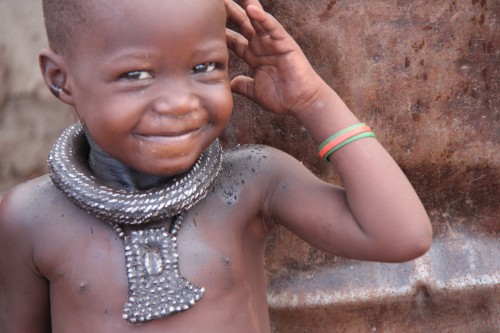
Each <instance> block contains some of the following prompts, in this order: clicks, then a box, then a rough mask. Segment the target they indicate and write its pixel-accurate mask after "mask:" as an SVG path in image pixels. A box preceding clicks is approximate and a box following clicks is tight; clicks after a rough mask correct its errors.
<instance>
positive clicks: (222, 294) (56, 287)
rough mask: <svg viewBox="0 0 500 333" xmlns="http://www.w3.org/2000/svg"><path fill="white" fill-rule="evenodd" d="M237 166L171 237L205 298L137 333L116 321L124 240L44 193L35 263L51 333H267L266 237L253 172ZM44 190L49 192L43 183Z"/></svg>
mask: <svg viewBox="0 0 500 333" xmlns="http://www.w3.org/2000/svg"><path fill="white" fill-rule="evenodd" d="M241 162H242V160H241V159H235V160H231V161H226V162H225V169H224V170H223V171H222V173H221V175H220V177H219V180H218V181H217V183H216V184H215V186H214V187H213V189H212V190H211V191H210V192H209V194H208V195H207V197H206V198H205V199H204V200H203V201H202V202H200V203H199V204H197V205H196V206H195V207H193V208H192V209H190V210H189V211H188V212H187V214H186V216H185V218H184V222H183V224H182V227H181V229H180V231H179V234H178V237H177V243H178V254H179V270H180V273H181V275H182V276H184V277H185V278H187V280H189V281H190V282H192V283H193V284H195V285H197V286H200V287H204V288H205V295H204V296H203V297H202V299H201V300H200V301H199V302H198V303H197V304H196V305H194V307H192V308H191V309H189V310H187V311H185V312H182V313H180V314H174V315H172V316H171V317H168V318H166V319H163V320H155V321H152V322H149V323H147V324H143V325H130V324H127V323H126V321H125V320H124V319H122V311H123V305H124V303H125V301H126V299H127V294H128V287H127V271H126V266H125V254H124V245H123V240H122V239H121V238H119V237H118V236H117V234H116V232H115V231H114V230H113V229H112V227H111V226H110V225H108V224H107V223H105V222H103V221H99V220H97V219H95V218H94V217H92V216H90V215H88V214H86V213H85V212H83V211H81V210H80V209H78V208H76V207H75V206H73V205H72V204H71V203H69V202H68V201H66V200H65V199H64V198H63V197H62V195H61V194H59V193H58V192H57V191H56V190H55V189H53V190H52V191H53V192H54V193H52V191H50V192H51V193H52V194H51V196H50V197H47V198H45V199H44V200H45V201H46V202H45V203H46V204H47V206H50V209H48V210H47V212H46V214H45V216H43V217H42V218H41V219H40V221H42V222H41V223H40V224H39V225H38V226H37V227H36V229H37V234H36V237H37V241H36V243H35V248H34V253H35V255H34V259H35V264H36V265H37V268H38V269H39V270H40V272H41V273H42V275H43V276H45V277H46V278H47V279H48V281H49V283H50V297H51V311H52V327H53V332H54V333H58V332H70V331H71V332H76V333H78V332H129V331H130V332H135V331H140V332H170V331H172V332H178V331H180V332H191V331H192V332H236V331H237V332H246V331H248V332H266V331H269V321H268V313H267V312H268V311H267V302H266V289H265V287H266V285H265V275H264V267H263V261H264V247H265V239H266V236H267V233H268V229H267V228H266V227H265V225H264V224H263V222H262V221H261V219H260V218H259V210H260V204H261V201H262V193H260V192H259V190H258V186H256V185H255V182H256V181H258V179H256V178H258V170H256V169H257V168H258V166H257V165H254V166H252V162H251V161H249V160H248V161H246V162H245V164H243V163H241ZM243 166H244V167H243ZM43 185H44V186H46V187H50V186H51V185H50V183H49V182H48V181H47V180H45V181H44V182H43Z"/></svg>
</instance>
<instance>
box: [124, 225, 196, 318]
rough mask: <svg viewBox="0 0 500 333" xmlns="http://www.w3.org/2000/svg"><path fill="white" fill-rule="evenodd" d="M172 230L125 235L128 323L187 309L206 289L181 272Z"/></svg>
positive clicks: (126, 310) (161, 229)
mask: <svg viewBox="0 0 500 333" xmlns="http://www.w3.org/2000/svg"><path fill="white" fill-rule="evenodd" d="M173 233H174V235H171V234H169V233H168V232H167V230H166V229H165V228H158V229H145V230H140V231H132V232H131V233H130V234H129V235H127V236H125V237H124V242H125V258H126V264H127V275H128V288H129V296H128V299H127V302H126V303H125V307H124V310H123V318H124V319H126V320H127V321H128V322H129V323H132V324H134V323H141V322H145V321H149V320H154V319H161V318H165V317H167V316H169V315H172V314H174V313H178V312H181V311H185V310H188V309H189V308H191V307H192V306H193V305H194V304H195V303H196V302H197V301H198V300H200V298H201V297H202V296H203V294H204V292H205V289H204V288H200V287H197V286H195V285H193V284H192V283H191V282H189V281H187V280H186V279H185V278H184V277H182V276H180V274H179V264H178V257H179V255H178V254H177V239H176V237H175V232H173Z"/></svg>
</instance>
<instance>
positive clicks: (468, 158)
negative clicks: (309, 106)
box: [226, 0, 500, 333]
mask: <svg viewBox="0 0 500 333" xmlns="http://www.w3.org/2000/svg"><path fill="white" fill-rule="evenodd" d="M263 3H264V6H265V7H266V8H267V9H268V10H269V11H270V12H271V13H273V14H274V15H275V16H277V17H278V19H279V20H280V21H281V22H282V23H283V24H284V25H285V27H286V28H287V30H288V31H289V32H290V33H291V34H292V35H293V36H294V37H295V38H296V40H297V41H298V42H299V44H300V45H301V46H302V47H303V49H304V51H305V53H306V55H307V56H308V57H309V59H310V61H311V62H312V64H313V65H314V67H315V68H316V69H317V71H318V72H319V73H320V74H321V76H322V77H323V78H324V79H325V80H326V81H327V82H328V83H329V84H330V85H331V86H332V87H334V88H335V90H336V91H337V92H338V93H339V94H340V95H341V96H342V97H343V98H344V100H345V101H346V102H347V103H348V105H349V106H350V107H351V109H352V110H354V112H355V113H356V114H357V115H358V116H359V117H360V118H361V119H362V120H363V121H364V122H366V123H368V124H370V126H372V128H373V129H374V131H375V132H376V133H377V136H378V138H379V139H380V141H381V142H382V143H383V144H384V145H385V146H386V147H387V149H388V150H389V151H390V152H391V154H392V155H393V156H394V157H395V159H396V160H397V162H398V163H399V164H400V166H401V167H402V168H403V170H404V171H405V173H406V174H407V175H408V177H409V179H410V181H411V182H412V184H413V185H414V186H415V188H416V189H417V192H418V193H419V195H420V197H421V198H422V200H423V202H424V204H425V206H426V208H427V210H428V212H429V215H430V217H431V220H432V223H433V226H434V231H435V238H434V243H433V246H432V249H431V251H430V253H429V254H428V255H426V256H424V257H423V258H420V259H418V260H416V261H414V262H411V263H406V264H401V265H386V264H376V263H361V262H356V261H349V260H342V259H339V258H336V257H333V256H329V255H325V254H324V253H322V252H320V251H316V250H314V249H312V248H310V247H309V246H307V245H305V244H304V243H303V242H301V241H300V240H298V239H296V238H295V237H294V236H293V235H291V234H290V233H289V232H287V231H285V230H282V229H280V230H277V231H276V232H275V233H274V234H273V237H272V239H271V240H270V242H269V247H268V256H267V266H268V270H269V277H270V288H269V301H270V305H271V313H272V314H273V318H274V321H273V325H274V329H275V331H276V332H287V333H290V332H497V331H500V319H499V318H500V290H499V285H500V259H499V258H500V245H499V244H500V243H499V233H500V208H499V207H500V189H499V182H500V181H499V179H500V173H499V171H500V155H499V152H500V149H499V148H500V122H499V120H500V119H499V117H500V90H499V88H500V30H499V26H498V15H499V10H500V2H499V1H493V0H466V1H465V0H464V1H451V0H448V1H431V0H418V1H396V0H394V1H389V0H378V1H369V0H349V1H347V0H344V1H342V0H337V1H335V0H295V1H291V0H273V1H271V0H269V1H263ZM245 71H246V69H245V67H244V66H242V65H241V64H239V65H237V69H236V72H245ZM226 140H227V142H228V143H229V144H235V143H236V142H259V143H266V144H270V145H274V146H276V147H279V148H281V149H283V150H285V151H287V152H289V153H290V154H292V155H294V156H296V157H297V158H298V159H300V160H302V161H303V162H304V164H306V165H308V166H309V167H310V168H312V169H313V170H314V171H315V172H316V173H317V174H318V175H320V176H321V177H323V178H325V179H328V180H331V181H334V182H337V181H338V179H337V177H336V175H335V173H334V172H332V171H330V170H328V169H327V168H326V165H325V164H324V163H322V162H321V161H319V159H318V158H317V156H316V155H315V146H316V145H315V143H313V142H312V141H311V140H310V138H309V135H308V134H307V133H306V132H305V131H304V130H303V129H302V128H301V126H300V124H298V123H297V122H295V121H294V120H293V119H281V118H278V117H274V116H270V115H267V114H266V113H264V112H262V111H261V110H259V109H258V108H257V107H256V106H255V105H253V104H251V103H250V102H247V101H244V100H241V99H238V100H237V111H236V114H235V116H234V122H233V124H232V127H230V128H229V130H228V133H227V139H226Z"/></svg>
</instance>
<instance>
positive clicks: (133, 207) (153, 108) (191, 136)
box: [0, 0, 432, 333]
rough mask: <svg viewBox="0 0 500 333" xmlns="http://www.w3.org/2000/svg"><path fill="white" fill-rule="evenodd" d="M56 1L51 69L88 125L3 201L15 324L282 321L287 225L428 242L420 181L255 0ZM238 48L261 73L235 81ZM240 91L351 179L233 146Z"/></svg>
mask: <svg viewBox="0 0 500 333" xmlns="http://www.w3.org/2000/svg"><path fill="white" fill-rule="evenodd" d="M44 13H45V19H46V27H47V32H48V37H49V43H50V49H45V50H42V51H41V53H40V65H41V69H42V74H43V77H44V79H45V82H46V84H47V86H48V87H49V89H51V91H52V92H53V93H54V95H56V96H57V97H58V98H59V99H60V100H61V101H63V102H64V103H67V104H70V105H73V106H74V107H75V110H76V112H77V114H78V117H79V123H78V124H75V125H74V126H72V127H70V128H69V129H68V130H67V131H65V132H64V133H63V135H62V136H61V138H60V139H59V140H58V141H57V142H56V144H55V145H54V148H53V150H52V152H51V154H50V158H49V168H50V171H51V172H50V173H51V175H50V177H49V176H43V177H41V178H38V179H35V180H32V181H29V182H27V183H25V184H22V185H19V186H18V187H17V188H15V189H14V190H12V191H11V192H10V193H9V194H7V195H6V196H5V198H4V199H3V201H2V203H1V207H0V331H1V332H2V333H23V332H26V333H28V332H29V333H34V332H54V333H66V332H72V333H78V332H92V333H97V332H121V333H124V332H217V333H220V332H270V328H269V317H268V310H267V303H266V284H265V274H264V247H265V244H266V237H267V235H268V234H269V232H270V231H271V229H272V228H273V226H274V225H275V224H281V225H283V226H285V227H286V228H288V229H290V230H291V231H293V232H294V233H296V234H297V235H298V236H300V237H301V238H302V239H304V240H305V241H307V242H308V243H310V244H311V245H313V246H315V247H317V248H319V249H322V250H324V251H327V252H330V253H333V254H336V255H340V256H344V257H348V258H354V259H359V260H373V261H386V262H399V261H405V260H410V259H412V258H415V257H417V256H420V255H422V254H423V253H425V252H426V251H427V249H428V248H429V246H430V242H431V234H432V232H431V226H430V223H429V220H428V217H427V215H426V212H425V210H424V208H423V207H422V204H421V203H420V201H419V199H418V197H417V195H416V194H415V192H414V190H413V189H412V187H411V185H410V184H409V182H408V180H407V179H406V178H405V176H404V175H403V173H402V172H401V170H400V169H399V168H398V166H397V165H396V163H395V162H394V161H393V160H392V158H391V157H390V156H389V155H388V153H387V152H386V151H385V150H384V148H383V147H382V146H381V145H380V144H379V142H378V141H377V140H376V138H374V136H373V133H372V132H371V131H370V129H369V128H368V127H367V126H366V125H364V124H360V121H359V120H358V119H357V118H356V117H355V116H354V115H353V113H352V112H351V111H350V110H349V109H348V108H347V107H346V105H345V104H344V103H343V102H342V100H341V99H340V98H339V97H338V96H337V95H336V93H335V92H334V91H333V90H332V89H331V88H330V87H328V86H327V84H326V83H325V82H324V81H322V80H321V78H320V77H319V76H318V75H317V74H316V73H315V72H314V70H313V69H312V68H311V65H310V64H309V62H308V61H307V60H306V58H305V56H304V54H303V53H302V52H301V50H300V48H299V47H298V45H297V44H296V43H295V42H294V40H293V39H292V38H291V37H290V36H289V35H288V34H287V33H286V32H285V31H284V29H283V27H282V26H281V25H280V24H279V23H278V22H277V21H276V20H275V19H274V18H273V17H272V16H271V15H269V14H268V13H266V12H264V10H263V9H262V7H261V5H260V4H259V2H258V1H257V0H246V1H240V4H236V3H235V2H233V1H232V0H227V1H225V2H223V1H222V0H183V1H173V0H149V1H141V2H140V4H139V3H138V2H137V1H132V0H107V1H98V0H44ZM226 15H227V16H228V18H229V19H230V20H231V21H233V22H234V23H235V24H236V26H237V27H238V32H235V31H230V30H226V27H225V22H226ZM228 46H229V49H232V50H233V51H234V53H235V54H236V55H237V56H239V57H241V58H242V59H243V60H244V61H245V62H246V63H248V65H249V66H250V68H251V69H252V70H253V77H251V78H250V77H237V78H235V79H233V80H230V79H229V77H228ZM232 92H234V93H237V94H241V95H243V96H246V97H248V98H250V99H251V100H253V101H255V102H256V103H258V104H260V105H261V106H262V107H263V108H265V109H268V110H270V111H272V112H275V113H280V114H288V115H291V116H294V117H297V118H298V119H299V120H300V121H301V122H302V123H303V124H304V126H305V127H306V128H307V129H308V131H310V133H311V134H312V135H313V137H314V138H315V140H316V141H317V142H318V143H322V142H324V141H325V140H326V141H325V144H323V145H322V146H321V148H320V151H321V152H320V154H321V156H322V157H324V158H325V159H326V160H327V161H329V163H331V164H332V167H333V168H335V170H336V171H337V172H338V173H339V174H340V176H341V178H342V181H343V184H344V186H345V188H339V187H336V186H333V185H331V184H327V183H325V182H322V181H320V180H319V179H318V178H317V177H315V176H314V175H313V174H312V173H311V172H309V171H308V170H306V169H305V168H304V167H303V166H302V165H301V163H299V162H298V161H296V160H295V159H293V158H292V157H290V156H288V155H286V154H285V153H283V152H280V151H277V150H276V149H273V148H269V147H260V146H257V147H256V146H252V147H242V148H239V149H234V150H231V151H228V152H225V153H222V152H221V149H220V145H219V143H218V141H217V137H218V136H219V135H220V134H221V133H222V131H223V130H224V128H225V126H226V125H227V123H228V121H229V118H230V115H231V111H232ZM336 133H337V135H336V136H333V137H332V135H333V134H336ZM311 154H316V152H311ZM228 190H231V191H233V192H234V193H235V194H236V195H235V196H234V197H232V199H231V200H228V196H227V192H228Z"/></svg>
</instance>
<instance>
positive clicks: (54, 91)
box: [49, 83, 63, 97]
mask: <svg viewBox="0 0 500 333" xmlns="http://www.w3.org/2000/svg"><path fill="white" fill-rule="evenodd" d="M49 88H50V91H51V92H52V94H53V95H54V96H56V97H59V96H60V95H61V93H62V91H63V90H62V88H61V87H59V86H56V85H55V84H53V83H51V84H49Z"/></svg>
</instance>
